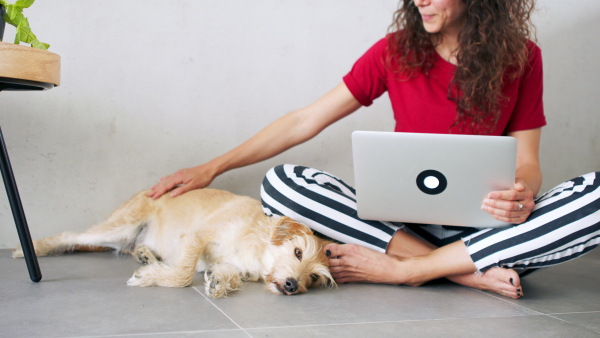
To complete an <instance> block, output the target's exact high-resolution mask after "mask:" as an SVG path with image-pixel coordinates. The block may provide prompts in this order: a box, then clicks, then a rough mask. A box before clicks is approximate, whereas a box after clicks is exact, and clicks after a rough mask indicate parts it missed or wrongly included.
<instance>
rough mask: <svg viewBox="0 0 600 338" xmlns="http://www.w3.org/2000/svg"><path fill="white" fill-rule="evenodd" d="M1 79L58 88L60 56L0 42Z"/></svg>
mask: <svg viewBox="0 0 600 338" xmlns="http://www.w3.org/2000/svg"><path fill="white" fill-rule="evenodd" d="M2 78H6V80H8V79H17V80H26V81H34V82H40V83H47V84H52V85H54V86H59V85H60V55H58V54H54V53H52V52H49V51H46V50H42V49H37V48H33V47H29V46H21V45H15V44H12V43H7V42H1V41H0V81H3V79H2Z"/></svg>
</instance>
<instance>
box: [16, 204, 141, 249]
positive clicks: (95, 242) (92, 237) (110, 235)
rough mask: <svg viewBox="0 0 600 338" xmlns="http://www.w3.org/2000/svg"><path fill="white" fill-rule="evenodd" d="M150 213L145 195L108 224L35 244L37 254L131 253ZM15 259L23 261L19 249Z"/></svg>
mask: <svg viewBox="0 0 600 338" xmlns="http://www.w3.org/2000/svg"><path fill="white" fill-rule="evenodd" d="M151 210H152V203H151V199H150V198H148V197H146V196H145V195H144V193H143V192H142V193H140V194H138V195H137V196H135V197H134V198H133V199H131V200H130V201H128V202H126V203H125V204H124V205H123V206H121V207H120V208H119V209H117V210H116V211H115V212H113V213H112V214H111V215H110V217H109V218H108V219H107V220H106V221H105V222H103V223H101V224H98V225H96V226H94V227H92V228H90V229H89V230H87V231H85V232H83V233H74V232H63V233H61V234H58V235H56V236H52V237H47V238H44V239H41V240H37V241H33V246H34V249H35V253H36V255H37V256H47V255H57V254H61V253H64V252H66V251H73V250H77V249H78V248H82V249H86V250H87V251H90V250H92V251H94V250H95V249H94V248H98V249H99V250H98V251H100V250H101V249H102V248H112V249H115V250H119V251H125V252H129V251H132V250H133V247H134V246H135V242H136V239H137V237H138V236H139V235H140V234H142V230H143V229H144V225H145V222H147V219H148V215H149V214H150V212H151ZM13 257H15V258H17V257H23V251H22V250H21V248H20V247H17V248H16V249H15V250H14V251H13Z"/></svg>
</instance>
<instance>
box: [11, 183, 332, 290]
mask: <svg viewBox="0 0 600 338" xmlns="http://www.w3.org/2000/svg"><path fill="white" fill-rule="evenodd" d="M326 244H327V242H326V241H324V240H322V239H320V238H318V237H316V236H315V235H314V234H313V232H312V231H311V230H310V229H309V228H308V227H306V226H305V225H302V224H300V223H298V222H296V221H294V220H292V219H291V218H288V217H279V216H273V217H268V216H266V215H265V214H264V213H263V212H262V207H261V205H260V202H259V201H257V200H255V199H252V198H249V197H245V196H238V195H234V194H232V193H229V192H226V191H221V190H215V189H201V190H194V191H191V192H188V193H186V194H184V195H182V196H179V197H177V198H171V197H170V196H168V194H166V195H164V196H163V197H161V198H159V199H158V200H153V199H151V198H149V197H147V196H146V192H145V191H143V192H141V193H139V194H138V195H136V196H135V197H134V198H133V199H131V200H130V201H129V202H127V203H125V204H124V205H123V206H122V207H120V208H119V209H117V210H116V211H115V212H114V213H113V214H112V215H111V216H110V217H109V218H108V220H106V221H105V222H104V223H101V224H99V225H96V226H94V227H92V228H90V229H89V230H88V231H86V232H84V233H72V232H64V233H61V234H59V235H56V236H53V237H48V238H45V239H42V240H39V241H34V248H35V252H36V254H37V255H38V256H46V255H56V254H61V253H64V252H67V251H73V250H82V251H101V250H106V248H112V249H115V250H117V251H118V252H121V253H129V254H132V255H133V256H134V257H135V258H137V260H138V261H139V262H141V263H143V264H146V265H145V266H143V267H141V268H140V269H138V270H137V271H135V273H134V274H133V276H132V277H131V278H130V279H129V280H128V281H127V284H128V285H134V286H153V285H158V286H168V287H183V286H188V285H190V284H191V283H192V280H193V278H194V274H195V272H196V271H203V270H204V271H205V273H204V279H205V281H206V283H205V285H206V293H207V295H210V296H212V297H215V298H220V297H225V296H227V295H228V294H229V293H230V292H231V291H234V290H237V289H238V288H239V287H240V286H241V284H242V282H243V281H258V280H263V281H264V282H265V284H266V289H267V290H268V291H270V292H272V293H275V294H283V295H293V294H298V293H302V292H306V290H307V288H308V287H311V286H319V285H335V282H334V280H333V278H332V277H331V274H330V272H329V260H328V258H327V257H326V256H325V254H324V253H323V247H324V246H325V245H326ZM13 257H23V252H22V251H21V250H20V248H17V249H15V251H14V252H13Z"/></svg>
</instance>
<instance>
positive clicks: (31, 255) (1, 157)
mask: <svg viewBox="0 0 600 338" xmlns="http://www.w3.org/2000/svg"><path fill="white" fill-rule="evenodd" d="M0 143H1V149H0V166H1V169H2V178H3V179H4V186H5V187H6V194H7V195H8V200H9V203H10V208H11V209H12V213H13V217H14V219H15V224H16V226H17V232H18V233H19V240H20V241H21V247H22V248H23V255H24V256H25V262H26V263H27V270H29V277H30V278H31V280H32V281H34V282H36V283H37V282H39V281H40V280H42V273H41V271H40V266H39V264H38V261H37V257H36V255H35V250H34V248H33V243H32V242H31V235H30V234H29V227H28V226H27V220H26V219H25V212H24V211H23V205H22V204H21V197H20V196H19V190H18V189H17V183H16V182H15V177H14V174H13V171H12V167H11V165H10V160H9V158H8V152H7V151H6V144H5V143H4V135H3V134H2V128H0Z"/></svg>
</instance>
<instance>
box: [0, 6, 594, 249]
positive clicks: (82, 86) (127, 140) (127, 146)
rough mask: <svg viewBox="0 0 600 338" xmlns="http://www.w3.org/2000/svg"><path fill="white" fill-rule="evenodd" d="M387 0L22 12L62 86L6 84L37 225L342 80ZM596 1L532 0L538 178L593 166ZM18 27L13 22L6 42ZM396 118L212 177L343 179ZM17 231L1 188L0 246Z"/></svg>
mask: <svg viewBox="0 0 600 338" xmlns="http://www.w3.org/2000/svg"><path fill="white" fill-rule="evenodd" d="M396 5H397V1H396V0H278V1H275V0H261V1H242V0H235V1H217V0H213V1H209V0H199V1H198V0H197V1H192V0H170V1H156V0H144V1H142V0H128V1H116V0H106V1H95V0H94V1H92V0H78V1H75V0H52V1H38V2H37V3H35V4H34V6H33V7H32V8H30V9H28V10H27V11H26V15H27V16H28V17H29V19H30V22H31V25H32V28H33V29H34V32H36V34H37V35H38V37H39V38H40V39H41V40H42V41H44V42H48V43H50V44H51V45H52V46H51V49H50V50H51V51H53V52H55V53H57V54H60V55H61V57H62V85H61V86H60V87H59V88H55V89H52V90H50V91H46V92H36V93H32V92H4V93H0V101H1V105H0V125H1V126H2V128H3V131H4V134H5V137H6V141H7V143H8V149H9V152H10V155H11V160H12V163H13V167H14V171H15V175H16V178H17V182H18V184H19V188H20V193H21V197H22V200H23V204H24V206H25V211H26V214H27V219H28V221H29V225H30V229H31V233H32V235H33V237H34V238H39V237H43V236H49V235H53V234H55V233H57V232H59V231H63V230H76V231H79V230H83V229H85V228H87V227H88V226H89V225H91V224H93V223H97V222H99V221H101V220H102V219H104V218H105V217H106V216H107V215H108V214H109V213H110V212H111V211H112V210H113V209H114V208H116V207H118V206H119V205H120V204H121V203H123V202H124V201H125V200H127V199H128V198H129V197H131V196H132V195H133V194H134V193H135V192H137V191H139V190H141V189H145V188H149V187H150V186H152V185H153V184H154V183H155V182H157V181H158V180H159V178H160V177H162V176H164V175H167V174H170V173H172V172H173V171H175V170H177V169H179V168H184V167H189V166H194V165H197V164H200V163H203V162H205V161H207V160H209V159H211V158H213V157H214V156H217V155H219V154H222V153H223V152H225V151H227V150H229V149H231V148H232V147H234V146H236V145H238V144H239V143H241V142H242V141H244V140H246V139H247V138H248V137H250V136H251V135H253V134H254V133H256V132H257V131H258V130H260V129H261V128H262V127H264V126H265V125H266V124H267V123H269V122H271V121H272V120H274V119H275V118H277V117H279V116H281V115H283V114H285V113H287V112H289V111H291V110H294V109H296V108H300V107H302V106H304V105H306V104H308V103H310V102H312V101H313V100H315V99H317V98H318V97H319V96H321V95H323V94H324V93H325V92H326V91H328V90H329V89H331V88H333V87H334V86H335V85H336V84H338V83H339V82H340V81H341V78H342V76H343V75H344V74H345V73H346V72H347V71H348V70H349V69H350V67H351V66H352V64H353V62H354V61H355V60H356V59H357V58H358V57H359V56H360V55H361V54H362V53H363V52H364V51H366V49H367V48H368V47H370V46H371V45H372V44H373V43H374V42H375V41H377V40H378V39H380V38H381V37H383V36H384V35H385V33H386V31H387V26H388V24H389V23H390V22H391V17H392V13H393V11H394V9H395V7H396ZM599 13H600V2H598V1H596V0H578V1H577V6H574V5H573V4H569V3H568V2H565V1H558V0H541V2H540V10H539V11H538V12H537V13H536V17H535V22H536V24H537V27H538V38H539V43H540V45H541V47H542V50H543V53H544V54H543V56H544V62H545V63H544V69H545V88H546V91H545V105H546V113H547V117H548V121H549V124H550V125H549V126H548V127H546V128H544V133H543V149H542V160H543V165H544V168H543V169H544V173H545V183H544V188H545V189H547V188H550V187H551V186H552V185H554V184H556V183H559V182H562V181H563V180H566V179H569V178H571V177H572V176H576V175H579V174H582V173H585V172H589V171H593V170H600V158H599V149H600V148H599V147H600V145H599V143H600V137H599V136H598V135H597V130H599V129H600V128H599V127H600V119H598V117H596V110H597V107H598V106H599V105H600V86H599V83H600V82H599V81H598V80H597V78H598V77H599V76H600V68H599V67H600V66H599V64H598V62H597V61H596V60H597V59H598V58H599V57H600V34H599V33H600V27H599V25H600V23H599V21H598V20H597V19H598V16H599ZM13 36H14V30H12V29H11V28H10V27H9V28H7V32H6V34H5V38H6V40H7V41H11V40H12V38H13ZM355 129H371V130H392V129H393V120H392V117H391V109H390V105H389V103H388V102H387V98H385V97H384V98H381V99H380V100H379V101H378V102H377V103H376V104H375V105H373V106H372V107H370V108H367V109H364V108H363V109H361V110H359V111H358V112H357V113H355V114H353V115H352V116H350V117H348V118H346V119H344V120H343V121H341V122H340V123H338V124H336V125H334V126H332V127H330V128H329V129H327V130H326V131H325V132H323V133H322V134H321V135H319V136H318V137H317V138H315V139H313V140H311V141H309V142H308V143H306V144H304V145H301V146H299V147H297V148H295V149H292V150H291V151H289V152H287V153H285V154H282V155H280V156H278V157H276V158H274V159H272V160H268V161H266V162H264V163H260V164H257V165H254V166H251V167H247V168H243V169H238V170H234V171H232V172H229V173H227V174H225V175H223V176H221V177H220V178H218V179H217V180H216V181H215V182H214V183H213V185H212V186H213V187H215V188H221V189H227V190H231V191H234V192H236V193H240V194H245V195H250V196H254V197H258V187H259V184H260V181H261V179H262V176H263V174H264V172H265V171H266V170H267V169H268V168H269V167H271V166H273V165H275V164H279V163H298V164H304V165H309V166H315V167H318V168H322V169H324V170H328V171H330V172H332V173H335V174H337V175H338V176H340V177H342V178H344V179H346V180H348V181H349V182H352V168H351V151H350V139H349V137H350V132H351V131H352V130H355ZM17 243H18V239H17V235H16V230H15V228H14V225H13V220H12V215H11V212H10V208H9V205H8V201H7V199H6V196H5V194H4V192H1V193H0V248H7V247H14V246H15V245H16V244H17Z"/></svg>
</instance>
